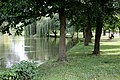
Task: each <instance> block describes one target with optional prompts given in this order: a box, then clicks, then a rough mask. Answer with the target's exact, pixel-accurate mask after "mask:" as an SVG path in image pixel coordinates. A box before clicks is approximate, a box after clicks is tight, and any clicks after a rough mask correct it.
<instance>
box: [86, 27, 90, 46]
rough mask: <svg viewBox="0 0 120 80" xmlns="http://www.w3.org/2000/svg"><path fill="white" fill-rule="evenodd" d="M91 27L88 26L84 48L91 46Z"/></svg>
mask: <svg viewBox="0 0 120 80" xmlns="http://www.w3.org/2000/svg"><path fill="white" fill-rule="evenodd" d="M89 28H90V27H89V26H87V27H86V29H85V41H84V46H88V45H89V41H90V38H91V35H90V29H89Z"/></svg>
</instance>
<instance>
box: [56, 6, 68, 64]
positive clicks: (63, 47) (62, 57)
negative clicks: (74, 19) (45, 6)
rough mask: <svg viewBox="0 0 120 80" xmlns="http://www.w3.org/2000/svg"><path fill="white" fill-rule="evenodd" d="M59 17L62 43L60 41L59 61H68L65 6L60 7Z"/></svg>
mask: <svg viewBox="0 0 120 80" xmlns="http://www.w3.org/2000/svg"><path fill="white" fill-rule="evenodd" d="M59 19H60V43H59V58H58V61H62V62H64V61H66V60H67V57H66V45H65V36H66V33H65V30H66V17H65V11H64V8H60V9H59Z"/></svg>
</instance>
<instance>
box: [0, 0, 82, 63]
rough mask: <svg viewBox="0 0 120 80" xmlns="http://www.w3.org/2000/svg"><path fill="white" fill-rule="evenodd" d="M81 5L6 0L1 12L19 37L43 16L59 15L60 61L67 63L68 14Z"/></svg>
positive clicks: (46, 0)
mask: <svg viewBox="0 0 120 80" xmlns="http://www.w3.org/2000/svg"><path fill="white" fill-rule="evenodd" d="M78 3H81V2H80V1H79V0H75V1H72V0H62V1H61V0H21V1H19V0H6V1H5V3H4V6H2V9H0V12H1V15H2V16H1V19H3V20H4V21H8V22H9V24H10V25H12V27H11V28H15V29H16V33H17V35H19V34H20V33H21V32H22V31H23V26H25V25H28V24H30V23H32V22H33V21H34V20H38V19H40V18H41V16H48V17H49V16H50V17H52V15H53V14H54V13H58V14H59V20H60V45H59V58H58V60H59V61H66V60H67V57H66V47H65V34H66V33H65V30H66V14H67V12H68V13H69V12H70V11H71V10H72V11H74V8H73V7H74V6H75V5H76V4H78ZM20 22H21V23H23V25H22V26H19V27H16V24H19V23H20Z"/></svg>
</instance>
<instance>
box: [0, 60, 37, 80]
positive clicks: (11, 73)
mask: <svg viewBox="0 0 120 80" xmlns="http://www.w3.org/2000/svg"><path fill="white" fill-rule="evenodd" d="M36 68H37V64H36V63H35V62H29V61H21V62H20V63H18V64H15V65H13V66H12V68H10V69H7V70H6V71H4V72H2V73H1V74H0V78H1V79H2V80H32V79H33V78H34V77H35V76H36V75H37V70H36Z"/></svg>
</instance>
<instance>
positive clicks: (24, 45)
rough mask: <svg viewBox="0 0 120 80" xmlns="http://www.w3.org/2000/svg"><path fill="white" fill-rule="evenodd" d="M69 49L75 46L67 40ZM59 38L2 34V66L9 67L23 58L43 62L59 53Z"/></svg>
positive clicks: (0, 62) (0, 38) (0, 48)
mask: <svg viewBox="0 0 120 80" xmlns="http://www.w3.org/2000/svg"><path fill="white" fill-rule="evenodd" d="M66 45H67V49H69V48H71V47H72V46H73V43H72V41H71V39H67V40H66ZM58 47H59V38H57V39H55V38H49V39H48V38H33V37H31V38H27V37H23V36H19V37H18V36H17V37H14V36H8V35H7V34H5V35H2V36H0V67H1V68H5V67H6V68H8V67H11V66H12V65H13V64H15V63H18V62H20V61H22V60H33V61H37V62H38V63H40V64H42V63H43V62H45V61H47V60H49V59H52V58H54V57H55V56H57V54H58Z"/></svg>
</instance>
